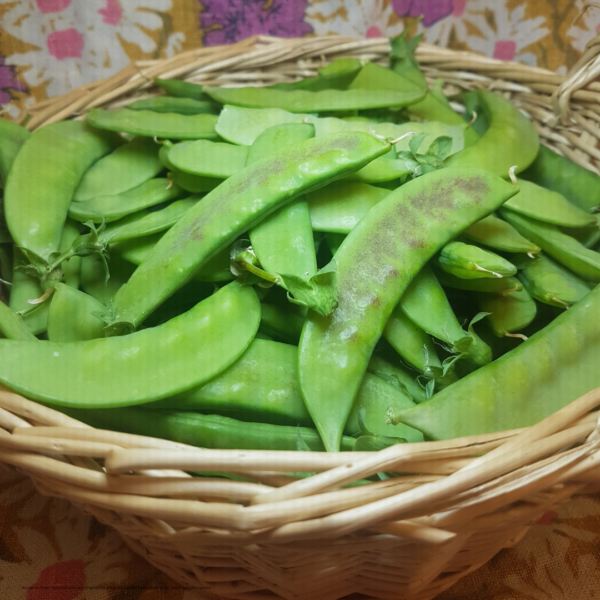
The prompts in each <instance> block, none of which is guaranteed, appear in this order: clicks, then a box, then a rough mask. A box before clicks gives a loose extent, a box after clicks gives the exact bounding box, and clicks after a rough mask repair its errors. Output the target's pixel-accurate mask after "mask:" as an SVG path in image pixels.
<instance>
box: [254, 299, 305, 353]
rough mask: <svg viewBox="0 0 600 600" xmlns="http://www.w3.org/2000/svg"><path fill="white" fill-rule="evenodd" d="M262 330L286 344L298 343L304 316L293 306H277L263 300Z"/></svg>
mask: <svg viewBox="0 0 600 600" xmlns="http://www.w3.org/2000/svg"><path fill="white" fill-rule="evenodd" d="M260 311H261V312H260V331H262V332H263V333H266V334H267V335H268V336H270V337H271V338H273V339H275V340H277V341H280V342H284V343H286V344H295V345H297V344H298V341H299V340H300V334H301V333H302V326H303V325H304V317H302V316H301V315H299V314H298V313H297V312H294V311H293V310H292V309H291V307H290V308H288V307H285V308H284V307H282V306H277V305H276V304H268V303H266V302H263V303H262V304H261V305H260Z"/></svg>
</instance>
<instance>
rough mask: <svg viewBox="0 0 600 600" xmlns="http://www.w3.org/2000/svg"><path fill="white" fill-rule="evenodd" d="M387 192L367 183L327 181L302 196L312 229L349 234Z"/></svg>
mask: <svg viewBox="0 0 600 600" xmlns="http://www.w3.org/2000/svg"><path fill="white" fill-rule="evenodd" d="M378 160H379V159H378ZM382 160H385V159H382ZM361 170H362V169H361ZM389 193H390V191H389V190H384V189H382V188H378V187H375V186H373V185H368V184H367V183H359V182H354V181H335V182H333V183H330V184H329V185H327V186H325V187H323V188H321V189H320V190H316V191H314V192H311V193H310V194H307V195H306V199H307V201H308V210H309V212H310V222H311V225H312V228H313V230H314V231H328V232H334V233H350V231H351V230H352V229H354V227H356V225H357V223H358V222H359V221H360V220H361V219H362V218H363V217H364V216H365V215H366V214H367V212H368V211H369V210H370V209H371V208H373V206H375V205H376V204H377V203H378V202H381V200H383V199H384V198H385V197H386V196H387V195H388V194H389Z"/></svg>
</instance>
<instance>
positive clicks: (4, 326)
mask: <svg viewBox="0 0 600 600" xmlns="http://www.w3.org/2000/svg"><path fill="white" fill-rule="evenodd" d="M1 337H5V338H7V339H9V340H29V341H34V342H37V341H38V339H37V338H36V337H35V335H33V333H31V330H30V329H29V327H28V326H27V325H26V324H25V322H24V321H23V318H22V317H20V316H19V315H18V314H17V313H15V312H14V311H12V310H11V309H10V308H9V307H8V306H7V305H6V304H4V302H2V301H0V338H1Z"/></svg>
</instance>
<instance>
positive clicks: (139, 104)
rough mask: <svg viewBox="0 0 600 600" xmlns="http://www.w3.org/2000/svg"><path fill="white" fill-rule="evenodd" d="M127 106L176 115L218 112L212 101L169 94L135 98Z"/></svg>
mask: <svg viewBox="0 0 600 600" xmlns="http://www.w3.org/2000/svg"><path fill="white" fill-rule="evenodd" d="M127 108H128V109H129V110H149V111H151V112H157V113H176V114H178V115H202V114H210V115H216V114H218V112H219V109H218V107H217V106H216V104H214V103H213V102H207V101H203V100H195V99H194V98H177V97H171V96H156V97H154V98H144V99H143V100H136V101H135V102H133V103H131V104H128V105H127Z"/></svg>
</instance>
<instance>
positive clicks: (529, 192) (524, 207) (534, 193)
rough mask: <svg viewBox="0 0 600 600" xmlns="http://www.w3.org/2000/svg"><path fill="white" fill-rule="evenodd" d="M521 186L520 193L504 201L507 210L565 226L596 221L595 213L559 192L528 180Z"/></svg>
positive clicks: (588, 223) (582, 225)
mask: <svg viewBox="0 0 600 600" xmlns="http://www.w3.org/2000/svg"><path fill="white" fill-rule="evenodd" d="M519 188H520V191H519V193H518V194H516V195H515V196H513V197H512V198H511V199H510V200H507V201H506V202H505V203H504V207H503V208H504V209H505V210H511V211H513V212H517V213H519V214H521V215H525V216H527V217H531V218H532V219H537V220H538V221H543V222H544V223H552V224H554V225H561V226H563V227H585V226H586V225H592V224H595V223H596V218H595V217H594V215H591V214H590V213H588V212H585V211H584V210H581V209H580V208H577V207H576V206H575V205H574V204H571V203H570V202H569V201H568V200H567V199H566V198H565V197H564V196H562V195H561V194H559V193H558V192H553V191H552V190H547V189H546V188H543V187H541V186H539V185H536V184H535V183H531V181H527V180H523V181H520V182H519Z"/></svg>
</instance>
